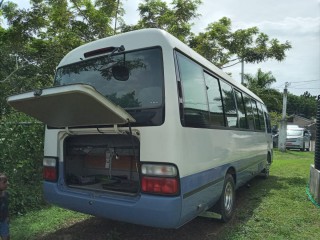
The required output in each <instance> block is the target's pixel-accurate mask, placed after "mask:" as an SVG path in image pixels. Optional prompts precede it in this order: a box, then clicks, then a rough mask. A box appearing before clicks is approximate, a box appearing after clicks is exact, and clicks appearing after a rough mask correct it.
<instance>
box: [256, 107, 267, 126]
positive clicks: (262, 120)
mask: <svg viewBox="0 0 320 240" xmlns="http://www.w3.org/2000/svg"><path fill="white" fill-rule="evenodd" d="M258 113H259V119H260V124H261V130H263V131H265V130H266V123H265V120H266V121H267V119H264V117H263V116H264V114H263V108H262V104H261V103H258Z"/></svg>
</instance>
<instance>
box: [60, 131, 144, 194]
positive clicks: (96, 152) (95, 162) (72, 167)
mask: <svg viewBox="0 0 320 240" xmlns="http://www.w3.org/2000/svg"><path fill="white" fill-rule="evenodd" d="M64 147H65V157H64V161H65V165H64V166H65V181H66V184H67V185H68V186H69V187H72V188H81V189H86V190H94V191H112V192H118V193H129V194H131V193H137V192H138V191H139V172H138V164H139V140H138V138H136V137H134V136H131V135H119V134H106V135H81V136H70V137H68V138H67V139H66V140H65V144H64Z"/></svg>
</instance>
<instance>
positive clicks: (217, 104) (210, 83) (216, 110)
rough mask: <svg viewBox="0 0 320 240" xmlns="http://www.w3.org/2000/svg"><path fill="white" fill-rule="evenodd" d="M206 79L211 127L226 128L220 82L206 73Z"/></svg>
mask: <svg viewBox="0 0 320 240" xmlns="http://www.w3.org/2000/svg"><path fill="white" fill-rule="evenodd" d="M204 77H205V81H206V86H207V93H208V102H209V111H210V125H212V126H224V115H223V107H222V99H221V93H220V87H219V80H218V79H217V78H214V77H212V76H211V75H209V74H207V73H204Z"/></svg>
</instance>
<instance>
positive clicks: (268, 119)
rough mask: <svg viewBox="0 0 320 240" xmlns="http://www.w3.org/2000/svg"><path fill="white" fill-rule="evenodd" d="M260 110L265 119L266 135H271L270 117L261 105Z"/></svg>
mask: <svg viewBox="0 0 320 240" xmlns="http://www.w3.org/2000/svg"><path fill="white" fill-rule="evenodd" d="M261 106H262V110H263V112H264V117H265V119H266V127H267V133H271V122H270V115H269V114H268V111H267V108H266V106H265V105H263V104H261Z"/></svg>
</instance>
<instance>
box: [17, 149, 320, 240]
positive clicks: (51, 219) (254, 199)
mask: <svg viewBox="0 0 320 240" xmlns="http://www.w3.org/2000/svg"><path fill="white" fill-rule="evenodd" d="M313 162H314V153H311V152H299V151H287V152H285V153H281V152H278V151H275V154H274V161H273V164H272V166H271V173H270V178H269V179H268V180H263V179H254V180H252V181H251V182H250V183H249V184H250V185H251V187H250V188H246V187H243V188H242V190H241V189H240V191H237V195H238V201H237V202H238V206H237V210H236V214H235V217H234V219H233V220H232V222H231V223H229V224H228V225H227V226H228V227H225V228H224V229H223V230H222V231H221V232H220V233H219V236H216V237H218V239H227V240H242V239H245V240H248V239H254V240H256V239H277V240H278V239H290V240H291V239H299V240H300V239H319V222H320V208H318V207H317V206H315V205H314V204H313V203H312V202H311V201H310V200H309V199H308V196H307V194H306V185H307V183H308V181H309V170H310V164H312V163H313ZM90 217H91V216H88V215H84V214H80V213H75V212H72V211H67V210H64V209H61V208H58V207H49V208H46V209H43V210H41V211H35V212H30V213H28V214H26V215H24V216H20V217H17V218H15V219H12V221H11V236H12V239H15V240H20V239H21V240H22V239H23V240H25V239H35V238H36V237H37V238H38V237H39V236H44V235H46V234H48V233H53V232H55V231H57V230H58V229H61V228H65V227H68V226H71V225H73V224H74V223H76V222H80V221H83V220H85V219H88V218H90ZM110 239H113V238H110Z"/></svg>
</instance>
